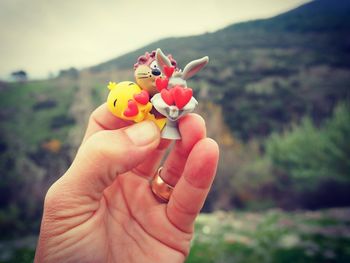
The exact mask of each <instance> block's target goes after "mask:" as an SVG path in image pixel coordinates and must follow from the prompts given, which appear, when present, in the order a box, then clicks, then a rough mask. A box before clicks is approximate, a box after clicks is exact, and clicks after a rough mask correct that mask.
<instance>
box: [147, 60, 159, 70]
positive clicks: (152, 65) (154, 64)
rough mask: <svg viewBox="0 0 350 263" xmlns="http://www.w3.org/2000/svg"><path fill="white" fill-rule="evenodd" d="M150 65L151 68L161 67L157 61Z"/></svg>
mask: <svg viewBox="0 0 350 263" xmlns="http://www.w3.org/2000/svg"><path fill="white" fill-rule="evenodd" d="M149 66H150V68H151V69H159V67H158V64H157V61H153V62H152V63H151V64H150V65H149Z"/></svg>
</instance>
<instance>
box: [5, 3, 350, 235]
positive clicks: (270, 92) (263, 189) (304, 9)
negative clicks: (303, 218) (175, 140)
mask: <svg viewBox="0 0 350 263" xmlns="http://www.w3.org/2000/svg"><path fill="white" fill-rule="evenodd" d="M349 13H350V2H349V1H345V0H344V1H343V0H336V1H331V0H318V1H313V2H311V3H309V4H306V5H304V6H301V7H299V8H297V9H295V10H292V11H290V12H287V13H285V14H281V15H279V16H276V17H273V18H270V19H265V20H257V21H250V22H246V23H240V24H235V25H232V26H229V27H227V28H224V29H222V30H219V31H217V32H214V33H207V34H203V35H199V36H192V37H183V38H167V39H163V40H160V41H157V42H154V43H151V44H150V45H148V46H145V47H142V48H140V49H138V50H135V51H133V52H131V53H128V54H126V55H124V56H121V57H119V58H116V59H113V60H110V61H108V62H105V63H102V64H100V65H96V66H93V67H91V68H87V69H84V70H82V71H77V70H74V69H70V70H65V71H62V74H61V76H59V77H58V78H55V79H49V80H45V81H32V82H22V83H19V82H18V83H0V93H1V98H0V107H1V108H0V116H1V118H0V125H1V129H0V177H1V180H0V209H1V210H0V232H2V233H4V237H6V236H9V235H14V234H18V233H28V232H31V231H37V230H38V226H39V219H40V215H41V209H42V202H43V196H44V195H45V192H46V190H47V188H48V187H49V185H50V184H51V183H52V182H53V181H54V180H56V179H57V178H58V177H59V176H60V175H62V173H64V171H65V170H66V169H67V167H68V166H69V164H70V162H71V160H72V157H73V156H74V154H75V151H76V149H77V147H78V145H79V143H80V140H81V138H82V133H83V132H84V129H85V125H86V122H87V120H88V116H89V114H90V113H91V112H92V110H93V109H94V108H95V107H96V106H97V105H99V104H101V103H103V102H104V100H105V98H106V95H107V88H106V84H107V83H108V81H110V80H111V81H117V82H118V81H121V80H126V79H129V80H132V79H133V76H132V66H133V64H134V63H135V62H136V59H137V57H138V56H140V55H141V54H143V53H144V52H145V51H151V50H154V49H156V48H157V47H161V48H162V49H163V51H164V52H166V53H171V54H173V56H174V58H175V59H176V60H177V61H178V63H179V65H180V67H181V66H184V65H185V64H186V63H187V62H189V61H191V60H192V59H196V58H199V57H202V56H204V55H209V57H210V63H209V65H208V66H207V67H206V68H205V69H204V70H203V71H202V72H201V73H200V74H198V76H196V77H195V78H193V80H191V81H190V82H189V84H190V86H191V87H193V89H194V90H195V92H196V97H197V98H198V100H199V101H200V106H199V109H198V111H197V112H198V113H199V114H201V115H203V116H204V118H205V119H206V122H207V127H208V135H209V136H210V137H213V138H214V139H216V140H217V141H218V142H219V144H220V148H221V160H220V167H219V171H218V177H217V180H216V182H215V184H214V188H213V191H212V192H211V194H210V197H209V199H208V201H207V203H206V205H205V209H204V210H205V211H213V210H217V209H227V210H228V209H232V208H245V209H255V210H261V209H265V208H270V207H281V208H286V209H294V208H312V209H316V208H321V207H334V206H346V205H349V204H350V196H349V195H350V194H349V191H348V189H349V186H350V169H349V167H350V165H349V160H350V149H349V145H350V144H349V143H348V139H347V138H348V134H349V132H350V126H349V125H350V109H349V99H350V17H349V15H348V14H349Z"/></svg>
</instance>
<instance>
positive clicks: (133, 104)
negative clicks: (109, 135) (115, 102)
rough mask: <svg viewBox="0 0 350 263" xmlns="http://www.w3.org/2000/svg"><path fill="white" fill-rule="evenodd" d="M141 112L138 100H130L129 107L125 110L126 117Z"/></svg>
mask: <svg viewBox="0 0 350 263" xmlns="http://www.w3.org/2000/svg"><path fill="white" fill-rule="evenodd" d="M138 113H139V109H138V108H137V105H136V102H135V101H133V100H129V101H128V108H127V109H126V110H125V111H124V116H125V117H134V116H136V115H137V114H138Z"/></svg>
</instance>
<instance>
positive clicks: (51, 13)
mask: <svg viewBox="0 0 350 263" xmlns="http://www.w3.org/2000/svg"><path fill="white" fill-rule="evenodd" d="M305 2H309V0H192V1H191V0H171V1H168V0H158V1H156V0H155V1H145V0H95V1H88V0H60V1H59V0H0V77H6V76H8V75H9V73H10V72H12V71H14V70H18V69H24V70H26V71H27V72H28V73H29V75H30V77H47V76H48V74H49V72H52V73H56V72H57V71H58V70H59V69H62V68H68V67H71V66H74V67H77V68H82V67H87V66H91V65H94V64H97V63H100V62H103V61H106V60H109V59H112V58H114V57H117V56H119V55H122V54H124V53H126V52H128V51H132V50H134V49H136V48H140V47H142V46H143V45H145V44H148V43H150V42H153V41H156V40H159V39H161V38H164V37H170V36H186V35H194V34H201V33H204V32H213V31H216V30H218V29H220V28H222V27H225V26H227V25H229V24H232V23H235V22H240V21H246V20H251V19H257V18H266V17H271V16H274V15H276V14H279V13H282V12H285V11H287V10H289V9H292V8H294V7H297V6H299V5H301V4H303V3H305Z"/></svg>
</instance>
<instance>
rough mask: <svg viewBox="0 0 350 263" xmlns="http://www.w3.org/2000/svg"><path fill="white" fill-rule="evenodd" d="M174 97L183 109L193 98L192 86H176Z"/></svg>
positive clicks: (177, 104)
mask: <svg viewBox="0 0 350 263" xmlns="http://www.w3.org/2000/svg"><path fill="white" fill-rule="evenodd" d="M172 94H173V97H174V101H175V104H176V106H177V107H178V108H179V109H182V108H183V107H184V106H185V105H186V104H187V103H188V102H189V101H190V100H191V98H192V94H193V91H192V89H191V88H183V87H181V86H175V87H174V88H173V92H172Z"/></svg>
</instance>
